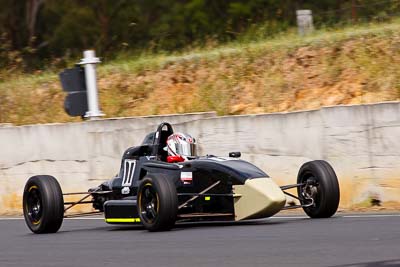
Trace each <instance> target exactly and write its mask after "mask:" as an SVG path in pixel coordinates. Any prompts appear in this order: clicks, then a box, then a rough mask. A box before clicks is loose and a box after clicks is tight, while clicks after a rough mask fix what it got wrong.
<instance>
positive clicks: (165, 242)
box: [0, 214, 400, 267]
mask: <svg viewBox="0 0 400 267" xmlns="http://www.w3.org/2000/svg"><path fill="white" fill-rule="evenodd" d="M8 266H18V267H24V266H30V267H41V266H43V267H46V266H52V267H53V266H57V267H63V266H66V267H73V266H81V267H86V266H121V267H122V266H217V267H220V266H230V267H231V266H356V267H372V266H378V267H379V266H385V267H387V266H400V214H392V215H389V214H386V215H345V216H341V215H339V216H337V217H335V218H330V219H320V220H311V219H308V218H305V217H273V218H270V219H266V220H261V221H253V222H247V223H233V224H226V223H212V224H206V223H203V224H201V225H199V224H189V223H187V224H180V225H177V227H176V228H175V229H174V230H172V231H169V232H163V233H149V232H147V231H145V230H144V229H143V228H141V227H114V226H110V225H107V224H105V223H104V221H103V220H100V219H92V220H88V219H86V220H83V219H74V220H72V219H69V220H65V221H64V224H63V226H62V228H61V231H60V232H59V233H57V234H47V235H34V234H32V233H30V232H29V230H28V229H27V228H26V226H25V223H24V221H23V220H21V219H4V218H3V219H0V267H8Z"/></svg>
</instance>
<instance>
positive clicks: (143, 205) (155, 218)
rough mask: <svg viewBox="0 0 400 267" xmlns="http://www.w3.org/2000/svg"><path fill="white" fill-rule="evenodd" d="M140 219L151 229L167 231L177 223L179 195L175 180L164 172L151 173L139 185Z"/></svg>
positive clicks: (138, 205)
mask: <svg viewBox="0 0 400 267" xmlns="http://www.w3.org/2000/svg"><path fill="white" fill-rule="evenodd" d="M137 201H138V202H137V203H138V204H137V207H138V213H139V216H140V221H141V222H142V224H143V225H144V227H145V228H146V229H147V230H149V231H167V230H170V229H171V228H172V227H174V225H175V221H176V216H177V212H178V195H177V192H176V187H175V184H174V182H173V181H172V180H171V179H169V177H167V176H165V175H163V174H149V175H147V176H146V177H145V178H144V179H143V180H142V182H141V183H140V185H139V188H138V197H137Z"/></svg>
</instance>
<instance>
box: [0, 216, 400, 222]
mask: <svg viewBox="0 0 400 267" xmlns="http://www.w3.org/2000/svg"><path fill="white" fill-rule="evenodd" d="M384 217H400V214H358V215H357V214H355V215H337V216H336V218H384ZM308 218H309V217H307V216H301V215H300V216H295V215H294V216H274V217H270V218H267V219H308ZM23 219H24V217H0V221H11V220H23ZM66 220H104V218H103V217H80V218H66Z"/></svg>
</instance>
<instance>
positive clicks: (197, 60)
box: [0, 31, 400, 124]
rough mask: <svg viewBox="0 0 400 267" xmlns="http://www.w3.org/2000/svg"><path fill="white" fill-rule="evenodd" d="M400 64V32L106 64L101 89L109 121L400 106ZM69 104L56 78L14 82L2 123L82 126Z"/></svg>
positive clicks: (5, 87) (4, 100) (0, 108)
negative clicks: (155, 116)
mask: <svg viewBox="0 0 400 267" xmlns="http://www.w3.org/2000/svg"><path fill="white" fill-rule="evenodd" d="M221 51H222V50H221ZM203 54H204V55H207V52H204V53H203ZM399 63H400V34H399V33H398V31H393V32H390V33H387V34H366V35H360V36H356V37H349V38H343V39H342V40H336V41H334V42H333V41H329V40H324V39H323V38H320V39H318V40H317V41H315V40H314V41H313V42H311V43H309V44H304V45H298V46H282V47H279V46H276V45H275V46H271V45H269V44H268V43H265V45H263V44H262V43H261V44H258V45H256V46H251V45H249V46H245V45H243V46H241V47H239V48H235V49H230V50H229V52H226V53H225V52H218V53H214V54H212V55H210V54H209V55H208V56H205V57H202V56H201V55H195V56H192V55H186V56H182V57H175V58H174V59H173V60H171V59H168V58H166V59H165V60H164V61H163V62H161V63H158V64H157V65H156V66H154V65H152V66H146V64H144V65H143V66H141V67H140V68H137V67H135V68H132V69H130V67H129V64H128V65H127V64H125V65H124V67H123V68H122V67H119V66H118V64H115V66H114V67H107V66H106V65H105V67H104V68H103V69H102V68H100V70H99V75H98V76H99V79H98V85H99V89H100V98H101V106H102V110H103V111H104V112H105V113H106V114H107V116H108V117H117V116H135V115H150V114H169V113H185V112H196V111H209V110H215V111H217V112H218V113H219V114H221V115H225V114H248V113H263V112H277V111H293V110H304V109H313V108H318V107H321V106H329V105H340V104H360V103H371V102H380V101H390V100H399V99H400V68H399ZM63 99H64V93H63V92H62V91H61V86H60V84H59V82H58V79H57V76H56V75H47V76H46V77H42V78H41V77H31V78H29V79H22V80H18V79H16V80H11V81H7V80H6V82H3V83H0V123H5V122H11V123H15V124H27V123H44V122H64V121H76V120H79V118H69V117H68V116H67V115H66V114H65V113H64V110H63Z"/></svg>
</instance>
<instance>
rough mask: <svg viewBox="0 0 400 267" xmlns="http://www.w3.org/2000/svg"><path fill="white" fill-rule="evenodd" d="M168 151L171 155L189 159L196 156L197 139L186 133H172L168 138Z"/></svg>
mask: <svg viewBox="0 0 400 267" xmlns="http://www.w3.org/2000/svg"><path fill="white" fill-rule="evenodd" d="M167 151H168V155H170V156H181V157H182V158H183V159H185V160H187V159H188V157H194V156H196V140H195V139H194V138H193V137H192V136H190V135H188V134H184V133H174V134H171V135H170V136H168V139H167Z"/></svg>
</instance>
